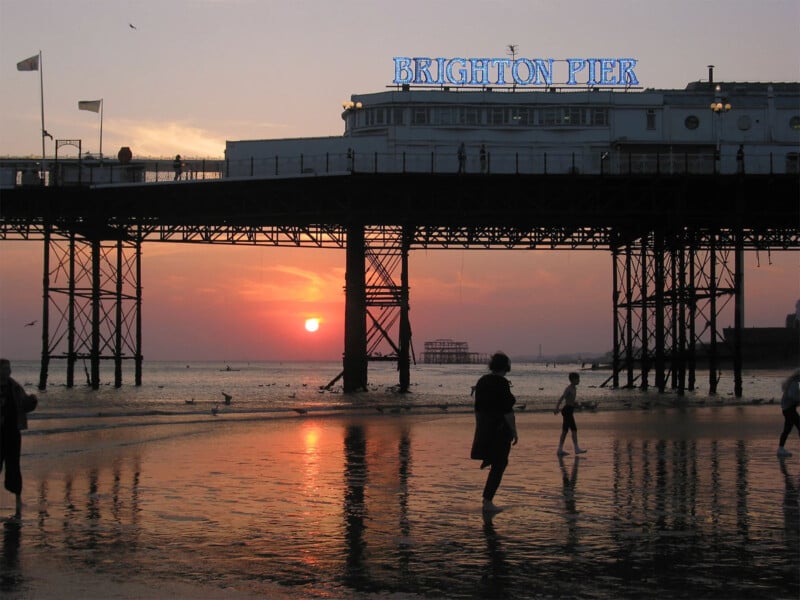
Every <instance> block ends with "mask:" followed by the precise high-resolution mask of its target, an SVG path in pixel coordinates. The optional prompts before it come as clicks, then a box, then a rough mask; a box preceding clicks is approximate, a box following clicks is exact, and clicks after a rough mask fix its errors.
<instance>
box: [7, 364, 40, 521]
mask: <svg viewBox="0 0 800 600" xmlns="http://www.w3.org/2000/svg"><path fill="white" fill-rule="evenodd" d="M37 403H38V400H37V398H36V396H34V395H33V394H27V393H25V390H24V389H22V386H21V385H20V384H18V383H17V382H16V381H14V380H13V379H12V378H11V362H10V361H9V360H8V359H6V358H0V471H2V470H3V469H5V479H4V484H5V488H6V489H7V490H8V491H9V492H11V493H12V494H14V496H15V497H16V501H17V502H16V512H15V513H14V516H15V517H16V518H17V519H19V518H20V516H21V513H22V471H21V470H20V454H21V450H22V437H21V434H20V432H21V431H23V430H25V429H27V428H28V413H29V412H31V411H32V410H34V409H35V408H36V405H37Z"/></svg>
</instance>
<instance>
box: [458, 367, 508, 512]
mask: <svg viewBox="0 0 800 600" xmlns="http://www.w3.org/2000/svg"><path fill="white" fill-rule="evenodd" d="M489 371H490V372H489V373H487V374H486V375H484V376H482V377H481V378H480V379H479V380H478V383H477V384H476V385H475V388H474V390H473V392H474V394H475V437H474V439H473V441H472V451H471V454H470V457H471V458H472V459H473V460H480V461H481V469H483V468H485V467H488V466H491V469H489V474H488V475H487V477H486V485H485V486H484V488H483V510H484V512H489V513H494V512H499V511H501V510H502V509H501V508H500V507H498V506H496V505H495V504H494V502H493V500H494V496H495V493H496V492H497V488H498V487H500V482H501V481H502V479H503V473H504V472H505V470H506V467H507V466H508V455H509V454H510V453H511V446H512V445H515V444H516V443H517V441H518V438H517V425H516V421H515V418H514V403H515V402H516V398H514V395H513V394H512V393H511V384H510V383H509V381H508V379H506V374H507V373H508V372H509V371H511V361H510V360H509V358H508V356H506V355H505V354H503V353H502V352H498V353H496V354H494V355H493V356H492V358H491V360H490V361H489Z"/></svg>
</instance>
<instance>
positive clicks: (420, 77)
mask: <svg viewBox="0 0 800 600" xmlns="http://www.w3.org/2000/svg"><path fill="white" fill-rule="evenodd" d="M431 62H432V61H431V59H430V58H415V59H414V69H415V71H416V74H415V75H414V83H433V80H432V78H431Z"/></svg>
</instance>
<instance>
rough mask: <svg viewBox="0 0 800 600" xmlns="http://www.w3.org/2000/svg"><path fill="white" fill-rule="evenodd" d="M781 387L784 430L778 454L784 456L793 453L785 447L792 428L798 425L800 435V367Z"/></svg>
mask: <svg viewBox="0 0 800 600" xmlns="http://www.w3.org/2000/svg"><path fill="white" fill-rule="evenodd" d="M781 387H782V388H783V395H782V396H781V412H783V431H782V432H781V439H780V442H779V444H778V456H779V457H780V458H784V457H786V456H791V455H792V453H791V452H789V451H788V450H787V449H786V448H784V444H786V440H787V439H788V438H789V434H790V433H791V432H792V428H793V427H797V434H798V435H800V415H798V414H797V405H798V404H800V369H798V370H796V371H795V372H794V373H792V374H791V375H790V376H789V377H788V378H787V379H786V380H784V382H783V384H781Z"/></svg>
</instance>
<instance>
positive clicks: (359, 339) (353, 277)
mask: <svg viewBox="0 0 800 600" xmlns="http://www.w3.org/2000/svg"><path fill="white" fill-rule="evenodd" d="M365 249H366V247H365V242H364V226H363V225H350V226H348V228H347V248H346V253H347V258H346V262H347V266H346V269H347V271H346V273H345V308H344V365H343V366H344V369H343V371H342V377H343V381H342V385H343V388H344V391H345V392H355V391H359V390H364V389H366V388H367V325H366V312H367V307H366V271H365Z"/></svg>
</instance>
